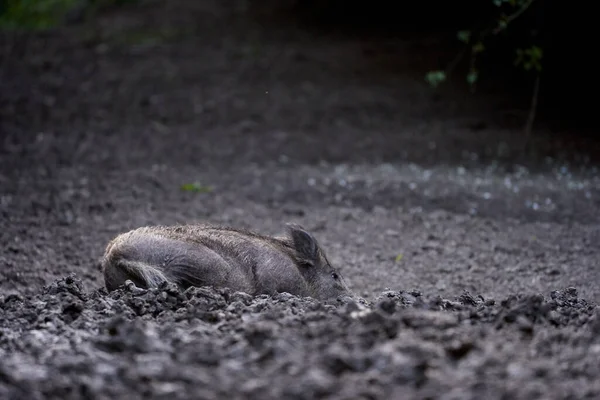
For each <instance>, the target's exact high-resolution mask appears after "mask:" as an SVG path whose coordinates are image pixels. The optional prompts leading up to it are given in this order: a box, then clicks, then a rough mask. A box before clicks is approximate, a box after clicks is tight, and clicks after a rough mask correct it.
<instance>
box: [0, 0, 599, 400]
mask: <svg viewBox="0 0 600 400" xmlns="http://www.w3.org/2000/svg"><path fill="white" fill-rule="evenodd" d="M278 4H279V6H277V7H284V6H283V5H282V4H285V3H284V2H280V3H278ZM277 7H275V6H274V5H273V4H269V3H268V2H257V4H253V5H251V6H250V5H249V4H247V3H246V2H242V1H230V2H218V1H212V2H211V1H197V2H185V1H173V0H172V1H168V2H166V1H153V2H150V3H149V4H145V3H142V4H141V5H139V6H135V5H131V6H127V7H122V8H118V9H115V10H108V11H107V12H106V13H104V14H102V15H101V16H100V17H99V18H98V19H97V20H95V21H93V22H90V23H88V24H83V25H72V26H69V27H66V28H64V29H61V30H58V31H56V32H51V33H47V34H43V35H42V34H40V35H30V36H28V37H21V36H18V37H16V36H10V37H9V36H8V35H3V36H2V43H1V44H2V51H3V53H2V54H3V58H2V64H1V68H0V71H1V74H2V75H1V79H0V123H1V125H0V129H1V131H0V226H1V227H2V229H1V230H0V296H1V297H0V329H1V330H0V396H1V397H2V398H7V399H22V398H23V399H37V398H40V399H41V398H61V399H65V398H98V399H101V398H109V397H110V398H115V396H117V397H127V398H142V397H143V398H166V397H169V398H221V397H232V398H261V399H264V398H287V397H291V398H431V399H434V398H435V399H438V398H440V399H442V398H443V399H459V398H460V399H465V398H467V399H468V398H473V399H475V398H490V399H495V398H497V399H501V398H516V399H520V398H523V399H525V398H527V399H531V398H544V399H554V398H556V399H559V398H561V399H563V398H578V399H580V398H590V399H591V398H597V397H598V396H600V386H599V384H598V382H599V381H600V379H599V377H600V371H599V368H600V364H599V363H598V361H597V360H598V357H599V353H600V342H599V341H598V339H597V338H598V332H599V331H600V325H599V322H598V321H599V314H598V309H597V307H596V302H597V301H598V300H600V291H599V287H600V269H599V268H598V264H599V260H600V246H598V243H600V178H599V176H598V172H599V171H598V163H597V161H598V154H600V152H598V148H599V147H598V143H597V140H596V141H594V140H593V139H592V138H586V137H585V136H583V135H580V134H578V130H577V127H576V126H575V127H573V128H571V130H570V131H556V130H550V129H549V128H548V127H547V126H545V125H544V124H543V121H540V122H539V123H538V124H537V125H536V130H535V132H534V134H533V135H532V136H531V138H529V141H528V148H527V152H526V153H523V151H522V148H523V144H524V142H525V138H524V135H523V131H522V129H521V126H522V123H523V122H524V120H525V118H526V116H527V110H526V109H525V110H523V109H522V108H520V107H519V106H517V105H516V104H517V103H515V102H514V101H513V100H512V99H510V98H507V97H502V96H500V94H501V93H499V92H498V91H494V90H492V88H491V89H490V90H489V91H487V92H485V91H482V92H481V93H479V94H477V95H476V96H474V95H472V94H471V93H469V92H468V91H467V90H465V89H466V88H464V87H463V86H464V85H462V83H461V82H458V83H452V82H451V83H450V84H449V85H446V86H444V87H442V88H440V89H439V90H437V91H433V90H432V89H431V88H430V87H428V86H427V84H426V83H425V82H424V81H423V74H424V72H423V71H424V70H427V69H430V68H432V67H431V65H432V64H436V63H437V62H439V59H441V58H444V59H448V58H451V56H452V52H451V51H449V50H448V49H447V48H445V47H444V46H442V44H443V40H442V39H440V38H439V37H438V36H436V35H433V34H431V35H429V34H424V33H419V34H416V33H411V34H408V33H405V34H403V35H397V36H395V37H383V36H377V37H370V36H368V35H366V36H365V35H362V36H361V35H355V36H352V35H348V34H347V33H345V34H343V35H342V34H337V33H335V32H323V31H322V30H311V29H309V28H307V27H306V24H305V23H303V24H300V23H298V24H295V23H294V22H293V19H290V18H289V15H288V17H286V18H280V14H278V11H277V10H276V8H277ZM191 183H194V184H195V185H193V186H191V187H192V188H194V187H195V188H196V189H197V190H182V185H186V184H191ZM200 221H208V222H211V223H222V224H227V225H233V226H237V227H245V228H251V229H253V230H257V231H259V232H261V233H272V234H275V233H280V232H281V231H282V230H283V228H284V226H283V224H284V222H287V221H294V222H299V223H301V224H303V225H304V226H306V227H307V228H309V229H311V230H312V231H313V232H314V233H315V235H316V236H317V238H318V239H319V241H320V242H321V244H322V245H323V247H325V248H326V249H327V251H328V256H329V258H330V261H331V262H332V263H334V264H336V266H338V267H340V268H341V269H342V273H343V274H344V277H345V278H346V280H347V281H348V282H349V284H350V286H351V288H352V289H353V290H354V291H355V292H356V293H357V294H359V295H361V296H363V297H364V299H365V303H364V304H363V303H360V304H358V303H355V302H353V301H351V300H349V299H339V300H337V301H333V302H331V303H330V304H325V303H321V302H318V301H316V300H312V299H301V298H296V297H294V296H291V295H288V294H281V295H278V296H274V297H273V298H269V297H266V296H263V297H257V298H251V297H249V296H247V295H244V294H241V293H231V292H228V291H227V290H224V289H223V290H214V289H211V288H193V289H190V290H188V291H186V292H181V291H179V290H177V289H175V288H172V287H166V288H161V289H157V290H151V291H140V290H136V289H135V288H124V289H122V290H119V291H116V292H113V293H110V294H108V293H106V292H105V291H104V290H103V289H102V286H103V281H102V277H101V273H100V271H99V264H98V259H99V258H100V256H101V255H102V253H103V251H104V248H105V246H106V243H107V242H108V241H109V240H110V239H111V238H112V237H113V236H115V235H116V234H118V233H121V232H123V231H126V230H129V229H132V228H136V227H139V226H142V225H148V224H176V223H193V222H200Z"/></svg>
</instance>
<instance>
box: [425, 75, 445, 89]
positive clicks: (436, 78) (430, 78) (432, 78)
mask: <svg viewBox="0 0 600 400" xmlns="http://www.w3.org/2000/svg"><path fill="white" fill-rule="evenodd" d="M425 80H426V81H427V83H429V84H430V85H431V86H433V87H437V86H438V85H439V84H440V83H442V82H444V81H445V80H446V73H445V72H444V71H429V72H428V73H427V75H425Z"/></svg>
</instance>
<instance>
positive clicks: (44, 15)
mask: <svg viewBox="0 0 600 400" xmlns="http://www.w3.org/2000/svg"><path fill="white" fill-rule="evenodd" d="M77 3H78V0H5V1H4V2H3V3H2V6H0V27H1V28H4V29H20V28H25V29H48V28H52V27H54V26H56V25H58V24H59V23H61V22H62V19H63V17H64V15H65V14H66V13H67V12H68V11H69V10H71V9H72V8H73V7H74V6H75V5H76V4H77Z"/></svg>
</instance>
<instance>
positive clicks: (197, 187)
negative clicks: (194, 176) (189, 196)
mask: <svg viewBox="0 0 600 400" xmlns="http://www.w3.org/2000/svg"><path fill="white" fill-rule="evenodd" d="M181 190H183V191H186V192H194V193H208V192H212V188H211V187H210V186H203V185H201V184H200V183H197V182H194V183H185V184H183V185H181Z"/></svg>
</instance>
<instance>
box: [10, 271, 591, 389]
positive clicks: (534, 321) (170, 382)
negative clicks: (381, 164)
mask: <svg viewBox="0 0 600 400" xmlns="http://www.w3.org/2000/svg"><path fill="white" fill-rule="evenodd" d="M0 310H1V313H2V318H0V320H1V321H2V322H1V325H0V326H1V328H0V329H1V331H0V377H1V379H0V396H1V397H2V398H5V399H17V398H27V399H41V398H46V399H47V398H61V399H68V398H81V397H85V398H90V399H103V398H166V397H169V398H171V399H185V398H195V399H198V398H223V397H227V398H260V399H266V398H298V399H309V398H315V397H327V398H371V399H373V398H443V399H454V398H456V399H458V398H461V399H469V398H472V399H475V398H479V399H481V398H486V399H492V398H494V399H495V398H498V399H500V398H514V399H521V398H522V399H525V398H527V399H532V398H545V399H550V398H592V397H595V396H598V395H600V383H599V382H600V379H598V378H599V377H600V369H599V366H598V361H597V360H598V355H599V353H600V340H598V333H599V332H600V313H599V312H598V310H597V308H596V306H595V305H594V304H591V303H588V302H586V301H585V300H583V299H580V298H578V295H577V291H576V290H575V289H574V288H567V289H566V290H564V291H556V292H552V293H550V295H549V296H542V295H528V294H523V295H518V296H512V297H509V298H506V299H504V300H502V301H494V300H490V299H487V300H486V299H485V298H483V297H482V296H473V295H471V294H469V293H467V292H465V293H463V294H462V295H460V296H458V297H457V298H456V299H453V300H449V299H444V298H441V297H439V296H425V295H423V294H422V293H420V292H416V291H413V292H403V291H387V292H382V293H381V294H380V295H379V296H378V297H377V298H376V299H375V300H374V301H373V302H371V303H368V302H366V301H355V300H352V299H349V298H345V299H338V300H337V301H335V302H329V303H326V302H319V301H316V300H313V299H310V298H299V297H296V296H292V295H289V294H280V295H276V296H273V297H269V296H258V297H255V298H254V297H251V296H249V295H246V294H243V293H239V292H236V293H233V292H231V291H229V290H226V289H219V290H215V289H212V288H191V289H188V290H186V291H181V290H179V289H177V288H176V287H174V286H165V287H162V288H160V289H155V290H143V289H139V288H136V287H134V286H130V287H128V288H125V289H122V290H117V291H114V292H111V293H109V294H107V293H106V292H105V291H104V290H103V289H102V290H96V291H93V292H90V293H87V292H85V290H84V289H83V286H82V284H81V281H79V280H78V279H77V278H76V277H75V276H68V277H66V278H63V279H60V280H58V281H56V282H54V283H53V284H51V285H50V286H47V287H45V288H44V289H43V290H42V292H41V293H39V294H37V295H34V296H30V297H23V296H20V295H9V296H6V297H5V298H2V299H0Z"/></svg>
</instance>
